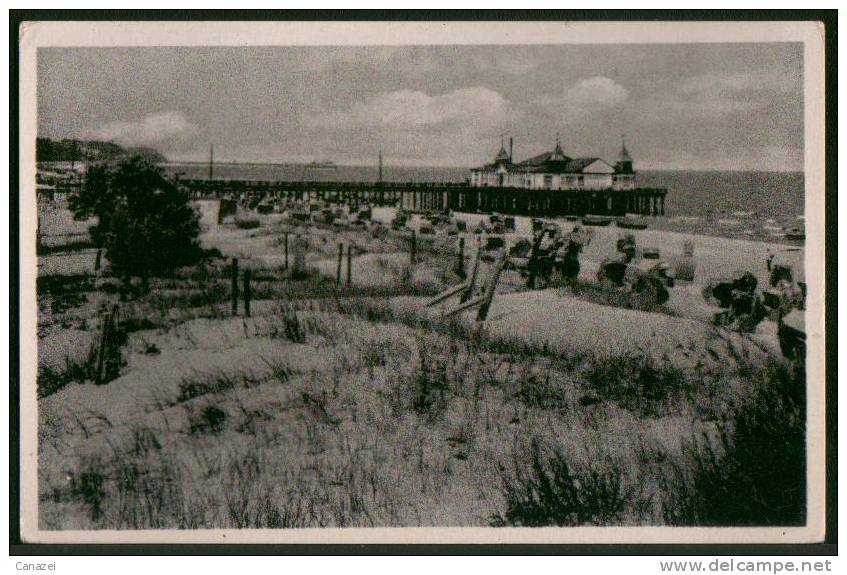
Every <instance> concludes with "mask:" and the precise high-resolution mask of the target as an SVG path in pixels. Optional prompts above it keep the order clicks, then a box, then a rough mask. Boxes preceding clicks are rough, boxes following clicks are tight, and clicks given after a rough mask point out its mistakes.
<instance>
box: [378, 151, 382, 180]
mask: <svg viewBox="0 0 847 575" xmlns="http://www.w3.org/2000/svg"><path fill="white" fill-rule="evenodd" d="M378 181H379V183H380V184H381V183H382V148H380V149H379V180H378Z"/></svg>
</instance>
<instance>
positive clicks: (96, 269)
mask: <svg viewBox="0 0 847 575" xmlns="http://www.w3.org/2000/svg"><path fill="white" fill-rule="evenodd" d="M102 255H103V250H102V249H98V250H97V255H96V256H95V257H94V273H95V274H96V273H97V272H99V271H100V257H101V256H102Z"/></svg>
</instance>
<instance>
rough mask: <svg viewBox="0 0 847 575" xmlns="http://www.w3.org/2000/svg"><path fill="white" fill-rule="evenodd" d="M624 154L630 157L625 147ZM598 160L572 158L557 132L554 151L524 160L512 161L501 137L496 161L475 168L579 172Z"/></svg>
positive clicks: (535, 172) (547, 172) (558, 172)
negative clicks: (565, 150) (564, 148)
mask: <svg viewBox="0 0 847 575" xmlns="http://www.w3.org/2000/svg"><path fill="white" fill-rule="evenodd" d="M622 154H626V157H629V153H628V152H627V151H626V148H625V147H624V149H623V150H622ZM598 160H601V158H596V157H594V158H571V157H569V156H567V155H566V154H565V152H564V151H563V150H562V144H561V141H560V139H559V136H558V134H557V135H556V146H555V147H554V148H553V151H551V152H544V153H543V154H538V155H537V156H533V157H531V158H528V159H526V160H524V161H522V162H518V163H512V161H511V159H510V158H509V154H508V153H507V152H506V147H505V145H504V144H503V141H502V138H501V142H500V151H499V152H498V153H497V156H496V157H495V158H494V161H493V162H492V163H490V164H486V165H484V166H480V167H478V168H475V170H476V171H497V170H501V169H505V170H506V171H507V172H517V173H526V174H579V173H582V171H583V170H584V169H585V168H587V167H588V166H590V165H591V164H593V163H594V162H596V161H598ZM624 161H626V160H624ZM628 161H630V162H631V161H632V159H631V158H630V159H629V160H628Z"/></svg>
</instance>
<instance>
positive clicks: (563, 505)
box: [492, 438, 632, 527]
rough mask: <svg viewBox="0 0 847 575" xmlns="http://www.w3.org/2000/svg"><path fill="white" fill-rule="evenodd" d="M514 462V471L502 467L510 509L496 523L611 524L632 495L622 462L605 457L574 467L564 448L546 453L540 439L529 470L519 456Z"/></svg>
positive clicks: (525, 525) (493, 519)
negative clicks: (582, 468) (622, 477)
mask: <svg viewBox="0 0 847 575" xmlns="http://www.w3.org/2000/svg"><path fill="white" fill-rule="evenodd" d="M601 465H603V466H604V467H605V468H600V466H601ZM514 467H515V468H514V473H513V474H511V475H509V474H507V473H506V472H505V471H504V470H503V469H501V474H502V477H503V489H504V495H505V498H506V512H505V513H504V514H496V515H495V516H494V517H493V518H492V524H493V525H495V526H507V525H509V526H523V527H544V526H551V525H555V526H559V527H563V526H575V525H608V524H610V523H613V522H615V521H618V520H619V519H620V517H621V514H622V512H623V510H624V508H625V507H626V505H627V504H628V503H629V501H630V500H631V499H632V490H631V489H627V488H625V487H624V486H623V483H622V481H621V471H620V468H619V467H618V466H617V465H615V464H612V463H611V462H609V461H602V460H601V461H598V462H595V466H594V467H591V468H589V469H584V470H579V471H575V470H574V469H573V468H572V467H571V465H570V464H569V463H568V461H567V458H566V457H565V456H564V455H562V454H561V453H559V452H557V451H554V452H552V453H550V454H545V453H544V450H542V448H541V446H540V445H539V442H538V440H537V439H535V438H533V441H532V447H531V462H530V465H529V469H528V470H527V469H525V465H524V463H523V461H517V460H516V461H515V466H514Z"/></svg>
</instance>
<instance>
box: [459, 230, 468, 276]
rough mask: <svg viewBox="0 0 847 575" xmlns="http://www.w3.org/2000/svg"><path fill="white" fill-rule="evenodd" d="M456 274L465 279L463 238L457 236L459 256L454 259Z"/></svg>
mask: <svg viewBox="0 0 847 575" xmlns="http://www.w3.org/2000/svg"><path fill="white" fill-rule="evenodd" d="M456 275H458V276H459V277H460V278H462V279H465V278H466V277H467V274H466V273H465V238H459V257H458V259H457V260H456Z"/></svg>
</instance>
